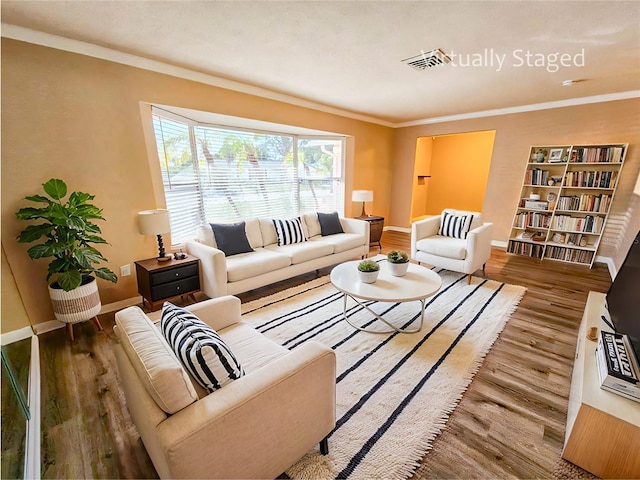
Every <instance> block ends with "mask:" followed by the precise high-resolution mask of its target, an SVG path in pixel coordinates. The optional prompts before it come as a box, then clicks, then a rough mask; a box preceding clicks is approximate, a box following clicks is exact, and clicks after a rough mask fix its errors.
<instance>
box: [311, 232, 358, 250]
mask: <svg viewBox="0 0 640 480" xmlns="http://www.w3.org/2000/svg"><path fill="white" fill-rule="evenodd" d="M368 240H369V239H368V238H367V241H368ZM310 241H311V242H313V243H314V244H326V245H331V247H332V248H333V253H342V252H346V251H347V250H351V249H352V248H358V247H361V246H362V245H364V240H363V238H362V235H358V234H357V233H342V234H340V235H329V236H326V237H315V238H312V239H311V240H310Z"/></svg>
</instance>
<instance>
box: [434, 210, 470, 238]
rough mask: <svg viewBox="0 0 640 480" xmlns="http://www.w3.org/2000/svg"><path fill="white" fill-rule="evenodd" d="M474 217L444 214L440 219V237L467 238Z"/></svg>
mask: <svg viewBox="0 0 640 480" xmlns="http://www.w3.org/2000/svg"><path fill="white" fill-rule="evenodd" d="M472 220H473V215H471V214H469V215H455V214H452V213H449V212H443V214H442V216H441V217H440V230H438V235H442V236H445V237H453V238H467V233H469V228H470V227H471V222H472Z"/></svg>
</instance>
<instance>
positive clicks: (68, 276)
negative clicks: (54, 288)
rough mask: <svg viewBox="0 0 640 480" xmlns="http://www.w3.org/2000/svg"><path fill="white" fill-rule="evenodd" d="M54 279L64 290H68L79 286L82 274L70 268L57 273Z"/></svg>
mask: <svg viewBox="0 0 640 480" xmlns="http://www.w3.org/2000/svg"><path fill="white" fill-rule="evenodd" d="M56 281H57V282H58V285H60V287H61V288H62V289H63V290H64V291H66V292H68V291H70V290H73V289H74V288H78V287H79V286H80V283H82V274H81V273H80V272H79V271H78V270H75V269H72V270H69V271H67V272H63V273H61V274H60V275H58V278H57V280H56Z"/></svg>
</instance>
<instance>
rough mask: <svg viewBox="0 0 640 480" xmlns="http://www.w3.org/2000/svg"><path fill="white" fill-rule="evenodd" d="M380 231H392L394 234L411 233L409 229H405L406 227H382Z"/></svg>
mask: <svg viewBox="0 0 640 480" xmlns="http://www.w3.org/2000/svg"><path fill="white" fill-rule="evenodd" d="M382 230H391V231H394V232H403V233H411V229H410V228H407V227H394V226H388V227H383V228H382Z"/></svg>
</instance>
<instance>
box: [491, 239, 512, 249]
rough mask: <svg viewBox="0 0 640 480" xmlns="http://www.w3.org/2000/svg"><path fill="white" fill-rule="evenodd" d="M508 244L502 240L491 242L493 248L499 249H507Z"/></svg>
mask: <svg viewBox="0 0 640 480" xmlns="http://www.w3.org/2000/svg"><path fill="white" fill-rule="evenodd" d="M507 245H508V242H503V241H502V240H491V246H492V247H497V248H504V249H505V250H506V249H507Z"/></svg>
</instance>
